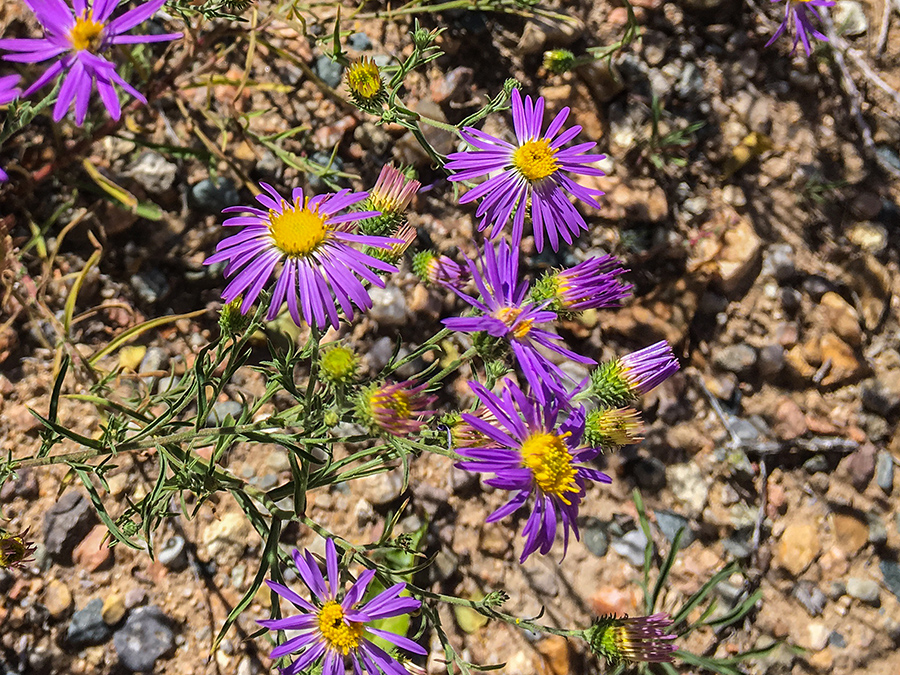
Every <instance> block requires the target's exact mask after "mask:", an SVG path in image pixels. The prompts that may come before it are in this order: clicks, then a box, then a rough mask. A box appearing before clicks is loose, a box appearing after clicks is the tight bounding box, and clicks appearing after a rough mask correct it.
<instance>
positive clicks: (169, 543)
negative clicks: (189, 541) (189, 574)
mask: <svg viewBox="0 0 900 675" xmlns="http://www.w3.org/2000/svg"><path fill="white" fill-rule="evenodd" d="M156 559H157V560H159V562H161V563H162V564H163V565H165V566H166V567H168V568H169V569H170V570H173V571H175V572H178V571H180V570H183V569H184V568H185V567H187V563H188V560H187V552H186V551H185V547H184V537H181V536H179V535H177V534H176V535H175V536H172V537H169V538H168V539H167V540H166V545H165V546H164V547H163V548H162V550H161V551H159V552H158V553H157V555H156Z"/></svg>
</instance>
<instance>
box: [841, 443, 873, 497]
mask: <svg viewBox="0 0 900 675" xmlns="http://www.w3.org/2000/svg"><path fill="white" fill-rule="evenodd" d="M875 453H876V450H875V446H874V445H873V444H871V443H863V444H862V445H861V446H860V447H859V449H858V450H856V452H854V453H853V454H851V455H848V456H847V457H845V458H844V459H842V460H841V464H840V468H841V469H842V470H844V471H846V472H847V475H848V476H849V478H850V482H851V483H853V487H855V488H856V489H857V490H858V491H859V492H862V491H863V490H865V489H866V486H868V484H869V483H870V482H871V480H872V476H874V475H875Z"/></svg>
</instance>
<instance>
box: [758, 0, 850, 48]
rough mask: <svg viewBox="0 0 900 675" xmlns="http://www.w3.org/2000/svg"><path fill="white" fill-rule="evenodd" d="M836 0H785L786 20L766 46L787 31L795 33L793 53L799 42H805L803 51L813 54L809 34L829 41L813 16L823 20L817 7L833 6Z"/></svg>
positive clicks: (779, 0)
mask: <svg viewBox="0 0 900 675" xmlns="http://www.w3.org/2000/svg"><path fill="white" fill-rule="evenodd" d="M771 2H781V0H771ZM833 6H834V0H785V5H784V20H783V21H782V22H781V25H780V26H778V30H777V31H775V35H773V36H772V37H771V39H770V40H769V41H768V42H767V43H766V47H768V46H769V45H771V44H772V43H773V42H775V40H777V39H778V37H779V36H780V35H781V34H782V33H784V32H785V31H787V32H788V33H790V32H793V33H794V46H793V49H792V50H791V53H793V52H795V51H796V50H797V43H798V42H801V43H802V44H803V51H805V52H806V55H807V56H809V55H811V54H812V47H811V44H810V41H809V36H810V35H812V36H813V37H814V38H816V39H817V40H822V41H823V42H828V37H827V36H826V35H825V34H824V33H822V32H821V31H819V30H816V28H815V26H814V25H813V22H812V19H811V17H813V16H814V17H815V18H816V20H817V21H821V20H822V16H821V15H820V14H819V10H818V9H816V8H817V7H833Z"/></svg>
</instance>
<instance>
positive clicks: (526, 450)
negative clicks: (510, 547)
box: [457, 381, 612, 562]
mask: <svg viewBox="0 0 900 675" xmlns="http://www.w3.org/2000/svg"><path fill="white" fill-rule="evenodd" d="M469 386H470V387H471V388H472V391H474V392H475V393H476V394H477V395H478V397H479V398H480V399H481V402H482V403H483V404H484V406H485V407H486V408H487V409H488V410H489V411H490V412H491V414H492V415H493V416H494V418H495V419H496V423H493V424H491V423H489V422H486V421H485V420H484V419H482V418H481V417H478V416H476V415H470V414H468V413H463V414H462V415H461V417H462V419H463V421H464V422H466V423H467V424H469V425H470V426H471V427H472V428H473V429H474V430H475V431H477V432H479V433H480V434H483V435H484V437H485V442H484V444H482V445H480V446H477V447H468V446H461V447H458V448H457V452H459V454H460V455H462V456H463V457H466V458H467V459H466V461H464V462H460V463H459V464H458V466H459V467H460V468H462V469H465V470H467V471H477V472H480V473H493V474H496V477H495V478H489V479H488V480H486V481H485V482H486V483H487V484H488V485H491V486H493V487H495V488H498V489H500V490H509V491H511V492H514V493H515V494H514V495H513V497H512V499H510V501H509V502H507V503H506V504H505V505H504V506H501V507H500V508H499V509H497V510H496V511H494V512H493V513H492V514H491V515H490V516H488V518H487V522H489V523H492V522H495V521H497V520H500V519H501V518H505V517H506V516H508V515H510V514H511V513H513V512H514V511H517V510H518V509H519V508H521V507H523V506H525V503H526V502H527V501H528V500H529V499H530V498H533V508H532V511H531V515H530V516H528V521H527V522H526V523H525V527H524V529H523V530H522V535H523V536H524V537H525V547H524V550H523V551H522V557H521V558H520V561H521V562H524V561H525V559H526V558H527V557H528V556H530V555H531V554H532V553H534V552H535V551H540V552H541V554H542V555H546V554H547V553H548V552H549V551H550V548H551V547H552V546H553V541H554V540H555V539H556V529H557V524H559V523H561V524H562V529H563V541H564V544H563V555H564V556H565V551H566V549H567V548H568V546H569V531H570V530H571V531H572V532H573V533H574V534H575V538H576V539H578V538H579V534H578V524H577V523H576V519H577V517H578V506H579V504H580V503H581V499H582V497H584V489H585V482H586V481H588V480H590V481H595V482H598V483H611V482H612V479H611V478H610V477H609V476H607V475H606V474H605V473H603V472H601V471H597V470H596V469H592V468H590V467H588V466H585V463H586V462H590V461H591V460H592V459H594V458H595V457H596V456H597V455H598V454H599V453H600V449H599V448H583V447H579V446H580V444H581V437H582V434H583V433H584V418H585V415H584V408H583V407H580V406H579V407H577V408H574V409H571V408H570V407H569V405H570V404H569V401H567V400H564V399H562V398H561V397H560V398H556V399H554V400H552V401H550V402H548V403H547V404H544V405H542V404H540V403H538V402H537V401H535V400H534V399H533V398H532V397H530V396H526V395H525V394H524V393H522V390H521V389H519V388H518V387H517V386H516V385H514V384H512V383H511V382H508V381H507V382H506V386H505V388H504V390H503V392H502V393H501V394H500V396H497V395H495V394H493V393H491V392H490V391H488V390H487V389H486V388H485V387H484V386H483V385H481V384H479V383H477V382H470V383H469ZM563 410H567V411H568V416H567V418H566V419H565V421H560V420H559V417H560V413H561V412H562V411H563Z"/></svg>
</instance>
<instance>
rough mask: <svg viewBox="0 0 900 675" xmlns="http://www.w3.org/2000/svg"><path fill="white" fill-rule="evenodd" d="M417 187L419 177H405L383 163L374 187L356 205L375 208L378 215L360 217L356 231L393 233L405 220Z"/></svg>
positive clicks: (390, 234)
mask: <svg viewBox="0 0 900 675" xmlns="http://www.w3.org/2000/svg"><path fill="white" fill-rule="evenodd" d="M420 187H422V184H421V183H420V182H419V181H417V180H415V179H413V178H409V177H407V176H406V174H405V173H404V172H403V171H401V170H399V169H396V168H394V167H393V166H391V165H390V164H386V165H385V166H383V167H382V168H381V173H379V174H378V180H377V181H375V187H373V188H372V189H371V190H370V191H369V196H368V197H367V198H366V200H365V201H364V202H362V204H361V205H360V210H362V211H378V212H380V215H378V216H375V217H373V218H367V219H366V220H362V221H360V223H359V231H360V232H362V233H363V234H366V235H373V236H378V237H390V236H396V235H395V233H397V232H398V230H399V229H400V228H401V227H402V226H403V225H404V224H406V215H405V214H406V210H407V208H409V203H410V201H412V198H413V196H414V195H415V194H416V192H418V191H419V188H420Z"/></svg>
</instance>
